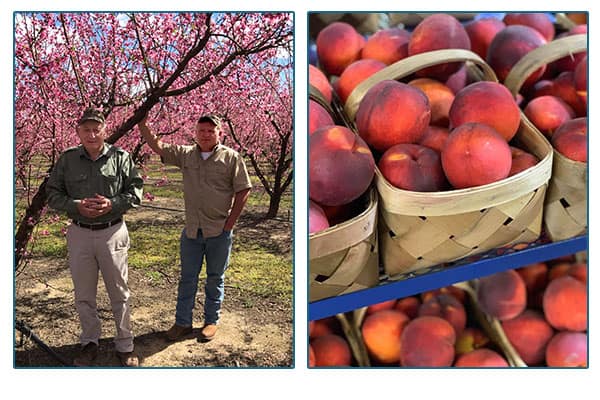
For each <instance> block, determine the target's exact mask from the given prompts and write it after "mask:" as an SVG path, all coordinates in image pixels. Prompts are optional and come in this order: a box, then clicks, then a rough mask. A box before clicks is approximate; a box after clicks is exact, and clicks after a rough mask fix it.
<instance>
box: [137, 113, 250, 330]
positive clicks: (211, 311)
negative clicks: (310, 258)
mask: <svg viewBox="0 0 600 400" xmlns="http://www.w3.org/2000/svg"><path fill="white" fill-rule="evenodd" d="M138 127H139V129H140V132H141V133H142V135H143V137H144V139H145V140H146V141H147V142H148V145H149V146H150V147H151V148H152V149H153V150H154V151H155V152H156V153H158V154H159V155H160V156H161V158H162V160H163V162H164V163H166V164H171V165H175V166H177V167H179V168H180V169H181V171H182V172H183V194H184V202H185V228H184V229H183V232H182V234H181V238H180V254H181V277H180V280H179V287H178V292H177V308H176V313H175V324H174V325H173V326H172V327H171V328H170V329H169V330H168V331H167V338H168V339H169V340H178V339H180V338H182V337H184V336H185V335H187V334H189V333H190V332H191V331H192V310H193V308H194V303H195V297H196V292H197V290H198V276H199V274H200V270H201V267H202V262H203V260H204V259H205V258H206V275H207V278H206V283H205V285H204V292H205V300H204V326H203V327H202V329H201V331H200V338H199V339H200V340H201V341H208V340H211V339H212V338H214V336H215V334H216V332H217V323H218V321H219V316H220V310H221V303H222V301H223V297H224V277H225V270H226V269H227V265H228V263H229V255H230V253H231V244H232V239H233V232H232V231H233V226H234V225H235V223H236V221H237V219H238V217H239V216H240V214H241V212H242V209H243V208H244V205H245V204H246V200H247V199H248V194H249V192H250V189H251V187H252V184H251V183H250V177H249V176H248V171H247V170H246V164H245V163H244V159H243V158H242V157H241V156H240V154H239V153H237V152H236V151H234V150H233V149H230V148H229V147H226V146H224V145H222V144H220V138H221V133H222V126H221V121H220V119H219V118H218V117H216V116H214V115H206V116H203V117H201V118H200V119H199V120H198V122H197V123H196V126H195V136H194V139H195V142H196V144H195V145H192V146H184V145H171V144H167V143H163V142H162V141H160V140H159V139H158V138H157V137H156V136H155V135H154V134H153V133H152V132H151V131H150V128H148V126H147V125H146V118H144V120H142V121H141V122H140V124H139V125H138Z"/></svg>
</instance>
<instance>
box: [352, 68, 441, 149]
mask: <svg viewBox="0 0 600 400" xmlns="http://www.w3.org/2000/svg"><path fill="white" fill-rule="evenodd" d="M430 119H431V108H430V107H429V101H428V100H427V96H425V94H424V93H423V91H422V90H420V89H417V88H414V87H412V86H410V85H407V84H405V83H401V82H397V81H394V80H384V81H381V82H379V83H377V84H376V85H374V86H373V87H371V89H369V90H368V91H367V93H366V94H365V96H364V97H363V99H362V101H361V102H360V105H359V106H358V111H357V113H356V126H357V128H358V132H359V134H360V136H361V137H362V138H363V139H364V140H365V141H366V142H367V143H368V144H369V145H370V146H372V147H373V148H374V149H376V150H378V151H380V152H384V151H386V150H387V149H389V148H390V147H392V146H394V145H396V144H400V143H416V142H418V141H419V139H420V138H421V136H423V134H424V133H425V130H426V129H427V127H428V126H429V121H430Z"/></svg>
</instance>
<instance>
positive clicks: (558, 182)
mask: <svg viewBox="0 0 600 400" xmlns="http://www.w3.org/2000/svg"><path fill="white" fill-rule="evenodd" d="M586 49H587V35H584V34H582V35H573V36H567V37H564V38H561V39H556V40H554V41H552V42H550V43H548V44H546V45H544V46H541V47H538V48H537V49H535V50H533V51H531V52H529V53H527V54H526V55H525V56H524V57H523V58H522V59H521V60H520V61H519V62H518V63H517V64H516V65H515V66H514V67H513V68H512V70H511V71H510V73H509V74H508V76H507V77H506V80H505V82H504V84H505V85H506V87H507V88H508V89H509V90H510V91H511V92H512V93H513V94H515V95H516V94H517V93H518V92H519V90H520V89H521V86H522V85H523V82H525V80H526V79H527V77H528V76H529V75H531V73H533V72H534V71H535V70H537V69H538V68H539V67H541V66H542V65H544V64H547V63H549V62H552V61H554V60H558V59H559V58H562V57H564V56H566V55H569V54H574V53H578V52H581V51H585V50H586ZM524 118H526V117H524ZM544 227H545V230H546V233H547V234H548V236H549V237H550V239H552V240H553V241H558V240H564V239H568V238H571V237H574V236H578V235H582V234H584V233H585V232H586V231H587V163H582V162H578V161H573V160H570V159H568V158H566V157H565V156H563V155H562V154H560V153H559V152H557V151H554V162H553V166H552V178H551V179H550V184H549V186H548V195H547V196H546V202H545V205H544Z"/></svg>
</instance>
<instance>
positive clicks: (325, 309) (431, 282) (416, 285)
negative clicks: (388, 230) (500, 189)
mask: <svg viewBox="0 0 600 400" xmlns="http://www.w3.org/2000/svg"><path fill="white" fill-rule="evenodd" d="M587 249H588V236H587V235H584V236H578V237H575V238H572V239H567V240H563V241H560V242H554V243H542V244H535V245H532V246H530V247H528V248H526V249H524V250H519V251H511V250H506V251H505V253H504V254H502V255H496V253H497V252H501V251H503V250H501V249H498V250H496V251H494V252H490V253H487V255H485V256H483V258H481V259H479V260H477V261H474V262H470V263H469V262H465V261H463V262H457V263H455V264H454V265H451V266H443V267H439V266H438V267H433V268H430V269H428V270H427V271H428V272H427V273H423V272H422V271H417V272H415V273H409V274H406V275H405V276H403V279H401V280H390V279H388V280H384V281H382V282H380V284H379V285H378V286H375V287H373V288H370V289H365V290H360V291H357V292H353V293H348V294H344V295H341V296H335V297H330V298H327V299H323V300H319V301H315V302H312V303H309V305H308V319H309V320H317V319H321V318H325V317H329V316H332V315H335V314H338V313H343V312H347V311H352V310H355V309H357V308H360V307H365V306H369V305H371V304H375V303H379V302H382V301H386V300H391V299H397V298H401V297H406V296H412V295H414V294H417V293H422V292H426V291H428V290H433V289H437V288H440V287H444V286H448V285H451V284H453V283H457V282H463V281H467V280H470V279H475V278H479V277H482V276H486V275H491V274H494V273H496V272H500V271H504V270H508V269H514V268H518V267H521V266H524V265H528V264H533V263H536V262H542V261H548V260H552V259H554V258H558V257H561V256H565V255H569V254H574V253H577V252H580V251H584V250H587Z"/></svg>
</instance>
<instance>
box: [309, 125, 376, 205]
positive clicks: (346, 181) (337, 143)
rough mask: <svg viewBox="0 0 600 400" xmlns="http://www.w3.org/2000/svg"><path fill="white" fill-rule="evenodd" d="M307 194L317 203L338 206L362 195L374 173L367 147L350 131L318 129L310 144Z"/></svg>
mask: <svg viewBox="0 0 600 400" xmlns="http://www.w3.org/2000/svg"><path fill="white" fill-rule="evenodd" d="M309 160H310V162H309V192H310V198H311V199H313V200H314V201H316V202H317V203H319V204H323V205H327V206H337V205H341V204H346V203H349V202H351V201H352V200H354V199H356V198H358V197H359V196H360V195H362V194H363V193H364V192H365V191H366V190H367V189H368V187H369V185H370V184H371V181H372V180H373V176H374V174H375V160H374V159H373V154H371V150H369V148H368V146H367V144H366V143H365V142H364V140H362V139H361V138H360V137H358V136H357V135H355V134H354V133H353V132H352V131H351V130H350V129H348V128H345V127H343V126H327V127H323V128H321V129H317V130H316V131H315V132H314V133H313V134H312V136H311V137H310V143H309Z"/></svg>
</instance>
